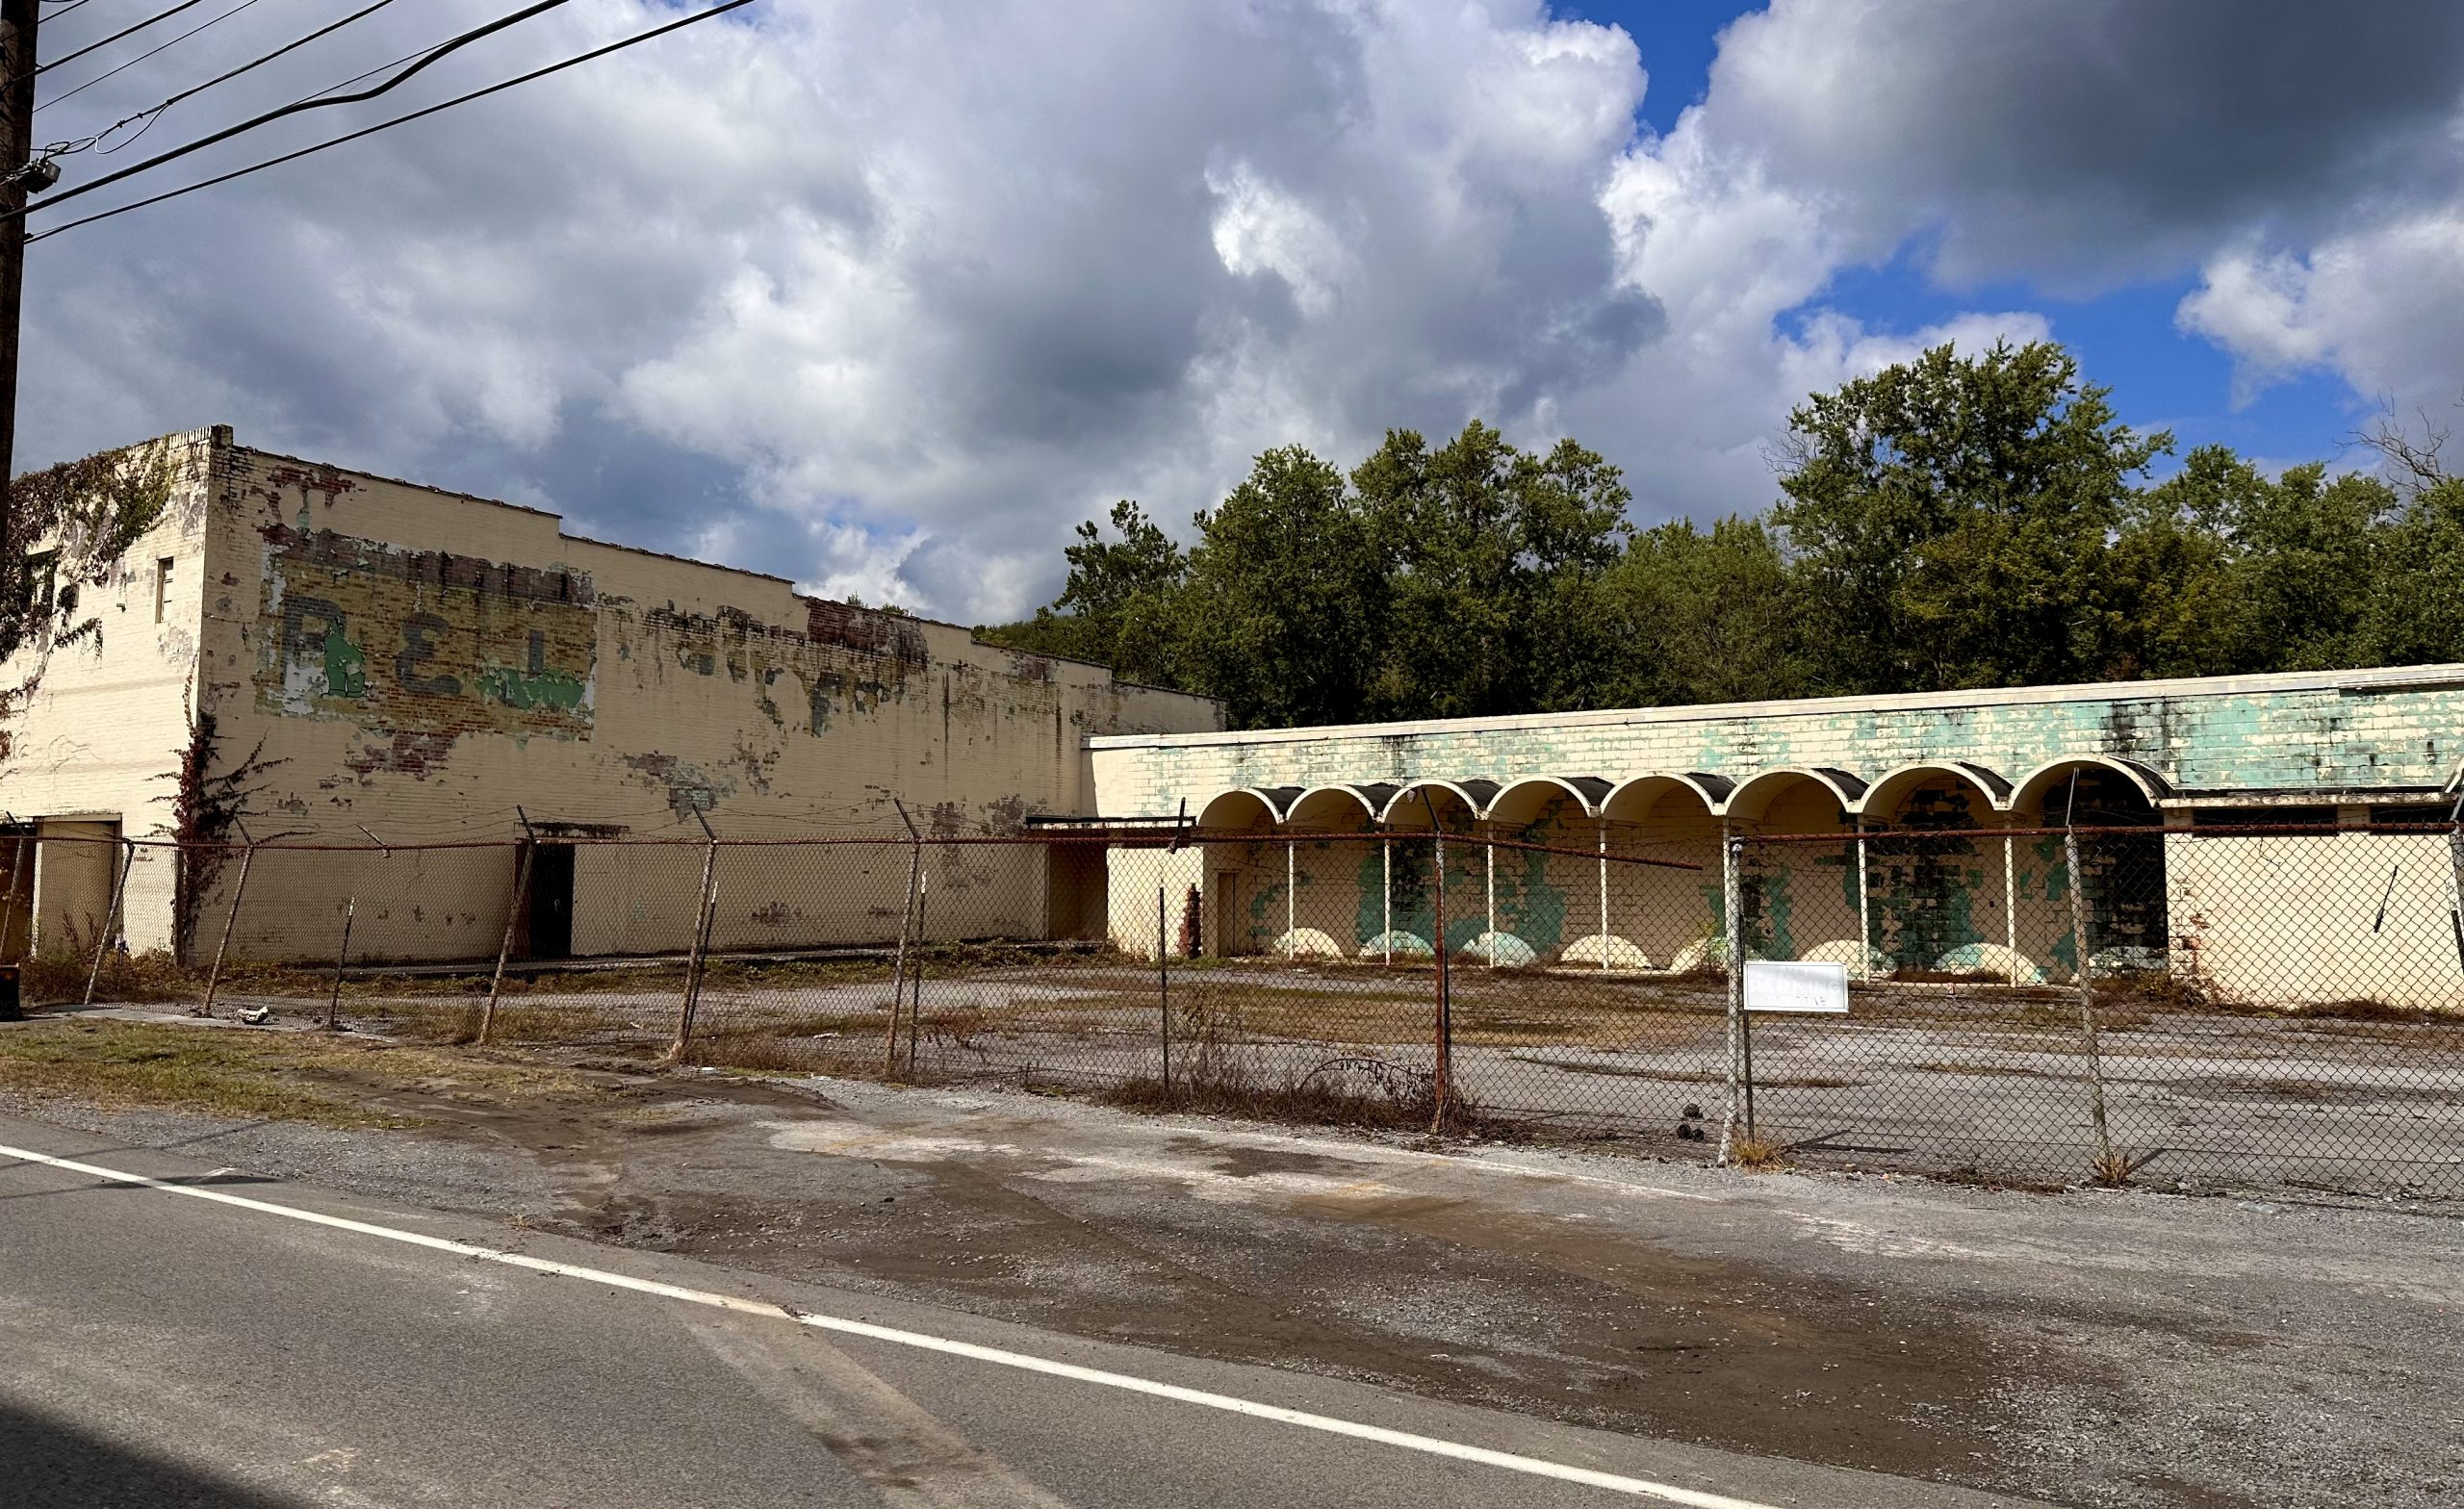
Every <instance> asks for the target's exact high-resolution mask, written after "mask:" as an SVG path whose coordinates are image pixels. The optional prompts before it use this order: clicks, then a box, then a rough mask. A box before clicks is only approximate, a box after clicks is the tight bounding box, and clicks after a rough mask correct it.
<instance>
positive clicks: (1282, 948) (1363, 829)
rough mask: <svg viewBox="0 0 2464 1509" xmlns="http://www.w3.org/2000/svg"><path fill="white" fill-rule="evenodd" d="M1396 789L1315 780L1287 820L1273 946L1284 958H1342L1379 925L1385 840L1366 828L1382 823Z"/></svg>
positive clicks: (1357, 946) (1284, 821) (1367, 940)
mask: <svg viewBox="0 0 2464 1509" xmlns="http://www.w3.org/2000/svg"><path fill="white" fill-rule="evenodd" d="M1392 796H1393V791H1392V788H1388V787H1377V788H1363V787H1358V786H1340V785H1339V786H1316V787H1312V788H1311V789H1309V790H1307V791H1304V792H1302V793H1300V794H1299V795H1298V796H1297V797H1296V798H1295V799H1294V800H1293V802H1292V805H1291V806H1290V807H1289V808H1287V809H1286V811H1285V813H1284V819H1283V831H1284V833H1285V835H1286V842H1285V844H1284V846H1283V859H1284V866H1285V874H1284V881H1285V889H1284V900H1283V906H1284V930H1283V933H1282V934H1280V935H1279V936H1277V937H1276V938H1275V940H1274V942H1273V946H1272V949H1271V952H1273V953H1276V954H1279V955H1281V956H1283V957H1285V958H1287V959H1343V958H1347V957H1348V956H1350V955H1352V954H1354V953H1356V952H1358V951H1359V950H1360V949H1361V948H1362V946H1363V945H1365V944H1366V943H1368V942H1369V941H1370V939H1372V938H1373V937H1375V936H1376V935H1377V934H1378V933H1379V932H1380V931H1382V928H1381V927H1380V925H1379V898H1380V896H1381V895H1382V892H1383V889H1384V882H1383V875H1384V869H1385V856H1384V854H1383V853H1382V846H1381V845H1379V844H1376V843H1373V842H1370V841H1367V840H1366V839H1364V838H1363V837H1362V835H1364V834H1366V833H1369V832H1370V831H1373V829H1374V828H1375V827H1376V825H1377V811H1378V808H1379V807H1380V806H1383V805H1384V804H1385V802H1386V801H1387V800H1389V799H1390V798H1391V797H1392Z"/></svg>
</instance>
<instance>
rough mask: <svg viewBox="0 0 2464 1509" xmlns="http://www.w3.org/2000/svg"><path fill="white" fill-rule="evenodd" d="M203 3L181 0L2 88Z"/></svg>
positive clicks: (45, 71) (41, 65)
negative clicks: (167, 8) (165, 9)
mask: <svg viewBox="0 0 2464 1509" xmlns="http://www.w3.org/2000/svg"><path fill="white" fill-rule="evenodd" d="M203 4H205V0H180V3H179V4H178V5H175V6H173V7H171V8H170V9H169V10H167V11H157V12H156V13H153V14H152V15H149V16H147V17H146V18H145V19H144V20H141V21H140V22H138V23H137V24H136V25H135V26H123V27H121V28H120V29H119V30H118V31H116V32H114V33H112V34H111V35H110V36H109V37H106V38H103V39H102V40H101V41H98V42H88V43H87V44H86V45H85V46H83V47H80V48H78V49H77V50H76V51H75V52H72V53H69V54H68V55H66V56H65V57H60V58H54V59H52V60H51V61H50V62H49V63H43V64H36V65H35V66H33V67H31V68H28V69H27V70H26V71H25V72H23V73H20V74H18V75H17V76H16V77H14V78H12V79H9V80H7V81H6V82H5V83H0V89H5V88H7V87H8V85H10V84H21V83H23V82H25V81H26V80H28V79H31V78H33V77H34V76H35V75H36V74H39V73H49V72H50V71H51V70H52V69H54V68H57V67H59V66H60V65H61V64H64V63H75V62H76V61H77V60H78V59H80V58H83V57H84V56H86V55H87V54H88V53H90V52H98V51H100V50H102V49H103V48H105V47H108V46H110V45H111V44H112V43H114V42H116V41H117V40H119V39H120V38H123V37H134V36H136V35H137V34H138V33H140V32H141V31H143V30H145V29H146V28H147V27H149V26H151V25H153V24H154V23H155V22H157V21H167V20H169V19H170V18H171V17H173V16H175V15H177V14H179V13H181V12H182V11H191V10H194V9H195V8H196V7H198V6H201V5H203ZM75 9H76V7H75V6H71V7H69V10H70V11H73V10H75ZM67 13H68V12H67V11H63V12H61V14H63V15H66V14H67Z"/></svg>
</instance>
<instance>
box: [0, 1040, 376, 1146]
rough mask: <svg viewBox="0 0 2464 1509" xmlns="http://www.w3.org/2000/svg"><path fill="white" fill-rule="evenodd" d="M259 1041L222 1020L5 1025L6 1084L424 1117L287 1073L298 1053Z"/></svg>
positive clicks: (326, 1115)
mask: <svg viewBox="0 0 2464 1509" xmlns="http://www.w3.org/2000/svg"><path fill="white" fill-rule="evenodd" d="M235 1038H236V1039H238V1040H237V1041H231V1040H227V1039H235ZM252 1039H253V1040H252ZM259 1041H262V1039H261V1038H257V1037H256V1035H253V1034H249V1035H244V1034H241V1033H239V1032H236V1031H231V1030H217V1029H212V1028H197V1029H182V1028H176V1027H145V1026H139V1025H136V1024H132V1023H125V1022H41V1023H38V1024H35V1025H32V1026H27V1027H21V1028H12V1029H10V1030H8V1031H6V1032H0V1088H6V1089H11V1090H15V1091H18V1092H19V1093H22V1094H27V1095H34V1096H39V1097H45V1098H60V1099H71V1100H82V1101H88V1102H90V1103H92V1104H94V1105H98V1106H105V1107H115V1108H120V1107H147V1108H162V1109H167V1110H172V1111H195V1112H203V1113H208V1114H212V1115H219V1116H233V1117H237V1118H240V1119H244V1120H250V1121H307V1122H313V1123H315V1124H317V1125H319V1126H329V1127H402V1126H412V1125H416V1124H417V1123H416V1122H414V1121H412V1120H411V1119H410V1118H407V1117H403V1116H398V1115H392V1114H386V1113H376V1112H372V1111H369V1110H367V1109H365V1108H362V1107H359V1106H356V1105H353V1104H351V1103H350V1102H349V1101H347V1100H344V1099H342V1098H340V1097H338V1096H335V1095H332V1094H328V1093H326V1092H324V1091H322V1090H320V1089H316V1088H312V1087H307V1086H303V1085H299V1084H296V1083H293V1082H291V1081H288V1080H286V1079H285V1078H284V1077H283V1073H282V1071H283V1070H284V1069H286V1068H290V1067H294V1066H295V1062H296V1061H295V1057H294V1056H292V1055H287V1054H283V1055H277V1054H272V1053H267V1052H263V1051H261V1050H259V1048H258V1047H257V1043H258V1042H259Z"/></svg>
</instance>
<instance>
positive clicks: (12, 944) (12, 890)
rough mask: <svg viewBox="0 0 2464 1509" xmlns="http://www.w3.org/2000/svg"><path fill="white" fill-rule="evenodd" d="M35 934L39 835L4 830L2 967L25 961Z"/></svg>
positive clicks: (21, 828) (0, 840)
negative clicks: (8, 963)
mask: <svg viewBox="0 0 2464 1509" xmlns="http://www.w3.org/2000/svg"><path fill="white" fill-rule="evenodd" d="M34 932H35V831H34V826H33V825H32V824H29V823H13V824H10V825H8V826H6V827H0V963H6V962H8V961H10V960H12V959H20V958H22V957H24V955H25V953H26V949H27V945H28V944H30V943H31V942H32V941H33V939H34Z"/></svg>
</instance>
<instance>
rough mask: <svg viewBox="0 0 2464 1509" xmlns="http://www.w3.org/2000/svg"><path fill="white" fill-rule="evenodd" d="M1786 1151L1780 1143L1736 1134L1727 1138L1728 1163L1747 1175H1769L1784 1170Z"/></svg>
mask: <svg viewBox="0 0 2464 1509" xmlns="http://www.w3.org/2000/svg"><path fill="white" fill-rule="evenodd" d="M1787 1153H1788V1149H1787V1148H1786V1147H1785V1146H1784V1145H1783V1144H1782V1143H1778V1142H1773V1141H1769V1140H1766V1139H1764V1138H1758V1137H1750V1136H1747V1135H1746V1134H1744V1133H1738V1134H1737V1135H1736V1136H1735V1137H1732V1138H1729V1146H1728V1163H1729V1166H1730V1167H1732V1168H1742V1169H1744V1170H1745V1171H1747V1172H1748V1173H1771V1172H1774V1171H1776V1170H1778V1169H1782V1168H1785V1167H1787V1166H1788V1164H1787V1162H1786V1160H1787Z"/></svg>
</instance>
